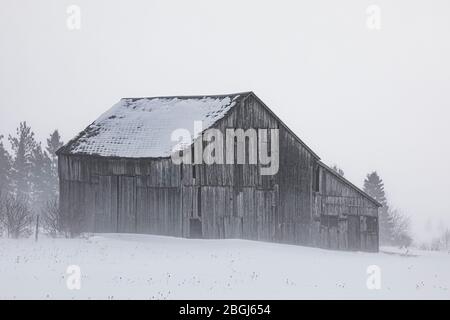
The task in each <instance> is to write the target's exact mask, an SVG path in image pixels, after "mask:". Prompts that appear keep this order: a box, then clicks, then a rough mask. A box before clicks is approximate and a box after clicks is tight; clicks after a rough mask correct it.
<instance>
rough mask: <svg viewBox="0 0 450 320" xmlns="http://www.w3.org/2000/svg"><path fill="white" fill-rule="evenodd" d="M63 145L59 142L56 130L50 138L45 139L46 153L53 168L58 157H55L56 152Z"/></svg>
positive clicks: (59, 138) (59, 137)
mask: <svg viewBox="0 0 450 320" xmlns="http://www.w3.org/2000/svg"><path fill="white" fill-rule="evenodd" d="M63 145H64V143H63V142H62V140H61V136H60V135H59V132H58V130H55V131H53V133H51V134H50V138H48V139H47V147H46V150H47V153H48V155H49V156H50V158H51V159H52V163H53V164H54V166H55V167H56V166H57V164H58V163H57V162H58V157H57V156H56V151H58V149H59V148H61V147H62V146H63Z"/></svg>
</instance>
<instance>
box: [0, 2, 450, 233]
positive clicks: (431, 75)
mask: <svg viewBox="0 0 450 320" xmlns="http://www.w3.org/2000/svg"><path fill="white" fill-rule="evenodd" d="M71 4H75V5H78V6H79V7H80V8H81V29H80V30H69V29H68V28H67V26H66V19H67V16H68V15H67V13H66V9H67V7H68V6H69V5H71ZM373 4H375V5H378V6H379V7H380V9H381V30H379V31H374V30H369V29H368V28H367V27H366V20H367V14H366V9H367V7H368V6H369V5H373ZM0 5H1V6H0V8H1V10H0V134H4V135H6V134H8V133H12V132H13V131H14V130H15V128H16V127H17V125H18V123H19V121H22V120H27V121H28V122H29V124H31V126H32V127H33V129H34V131H35V132H36V134H37V137H38V138H39V139H41V140H43V139H44V138H45V137H46V136H47V135H48V134H49V132H50V131H51V130H52V129H54V128H58V129H59V130H60V131H61V133H62V135H63V138H64V140H65V141H67V140H68V139H70V138H72V137H73V136H74V135H75V134H76V133H78V132H79V131H81V130H82V129H84V128H85V127H86V126H87V125H88V124H89V123H90V122H92V121H93V120H95V118H97V116H99V115H100V114H101V113H102V112H104V111H105V110H106V109H108V108H110V107H111V106H112V105H113V104H114V103H115V102H117V101H118V100H119V99H120V98H121V97H134V96H136V97H139V96H159V95H182V94H183V95H187V94H216V93H230V92H239V91H248V90H252V91H254V92H255V93H256V94H257V95H258V96H259V97H260V98H262V100H263V101H265V102H266V103H267V104H268V105H269V106H270V107H271V108H272V110H274V111H275V113H277V114H278V115H279V116H280V118H281V119H283V120H284V121H285V122H286V123H287V124H288V126H290V127H291V129H293V131H294V132H296V133H297V134H298V135H299V136H300V137H301V138H302V139H303V140H304V141H305V142H306V143H307V144H308V145H309V146H310V147H311V148H312V149H313V150H315V151H316V152H317V153H318V154H319V155H320V156H321V157H322V159H323V161H324V162H325V163H328V164H334V163H336V164H338V165H339V166H340V167H342V168H343V169H344V171H345V175H346V176H347V178H349V179H350V180H351V181H353V182H354V183H355V184H357V185H358V186H362V183H363V180H364V177H365V175H366V174H367V173H368V172H370V171H373V170H377V171H378V172H379V174H380V175H381V177H382V178H383V179H384V181H385V187H386V191H387V195H388V197H389V200H390V202H391V203H392V204H393V205H394V206H395V207H397V208H399V209H401V210H402V211H403V212H404V213H406V214H408V215H410V216H411V217H412V219H413V227H414V230H415V232H416V233H417V234H419V235H421V236H426V234H425V233H424V230H425V228H423V227H422V226H424V225H425V222H426V221H427V220H429V219H430V218H431V219H433V223H432V224H431V229H430V228H428V229H427V231H429V230H431V231H432V230H433V228H434V229H437V225H438V224H439V221H441V220H442V221H444V222H445V223H447V225H450V201H449V200H448V196H449V191H450V143H449V136H450V126H449V118H450V111H449V110H450V109H449V108H450V59H449V57H450V2H449V1H448V0H408V1H406V0H394V1H392V0H389V1H387V0H385V1H375V0H374V1H365V0H352V1H350V0H341V1H333V0H314V1H312V0H310V1H299V0H292V1H282V0H281V1H262V0H245V1H242V0H240V1H236V0H227V1H225V0H222V1H214V0H202V1H199V0H190V1H171V0H163V1H130V0H127V1H111V0H109V1H106V0H104V1H98V0H89V1H87V0H85V1H81V0H71V1H63V0H40V1H35V0H34V1H31V0H27V1H25V0H0Z"/></svg>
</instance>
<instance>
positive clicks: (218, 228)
mask: <svg viewBox="0 0 450 320" xmlns="http://www.w3.org/2000/svg"><path fill="white" fill-rule="evenodd" d="M215 128H217V129H219V130H220V131H221V132H223V133H225V130H226V129H227V128H233V129H234V128H241V129H244V130H247V129H249V128H253V129H258V128H261V129H279V130H280V131H279V142H280V150H279V152H280V164H279V171H278V173H277V174H276V175H273V176H268V175H266V176H264V175H261V174H260V165H251V164H243V165H237V164H235V165H206V164H203V165H195V175H196V179H195V183H192V176H188V174H191V173H192V170H193V169H190V170H183V171H184V172H186V175H184V179H183V186H184V187H183V188H184V189H189V192H190V194H192V195H193V203H194V210H193V211H192V212H191V213H190V214H191V217H194V218H195V217H197V214H196V212H197V211H199V209H198V207H199V206H200V207H201V208H206V210H208V211H207V212H208V214H207V215H205V214H203V215H202V217H201V218H200V220H201V222H202V228H203V235H204V237H207V238H224V237H225V238H230V237H232V238H244V239H253V240H266V241H278V242H286V243H297V244H309V243H310V242H311V241H310V238H311V236H310V225H311V219H312V215H311V212H312V211H311V175H312V163H313V162H312V159H313V157H312V155H311V153H310V152H309V151H308V150H307V149H306V148H305V146H304V145H303V144H301V143H300V142H299V141H298V140H296V139H295V138H294V137H293V136H292V134H291V133H290V132H289V131H288V130H287V129H285V128H284V127H283V125H281V124H280V122H279V121H278V119H276V118H275V117H274V116H273V115H272V114H271V113H270V112H268V111H267V109H265V108H264V107H263V106H262V104H261V102H260V101H259V100H257V99H256V98H254V97H252V96H250V97H248V98H247V99H246V100H244V102H242V103H241V105H240V106H239V107H237V108H234V109H233V110H232V112H231V114H229V115H228V116H227V117H226V118H224V119H222V120H220V121H219V122H218V123H217V124H216V125H215ZM270 143H271V142H270V141H269V144H270ZM223 147H224V150H225V147H226V142H225V141H224V145H223ZM198 193H200V194H201V196H200V198H199V197H198ZM198 199H201V200H200V202H201V203H200V205H199V204H198V202H199V201H198ZM204 210H205V209H203V211H204Z"/></svg>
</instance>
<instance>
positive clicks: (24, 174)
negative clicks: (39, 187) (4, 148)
mask: <svg viewBox="0 0 450 320" xmlns="http://www.w3.org/2000/svg"><path fill="white" fill-rule="evenodd" d="M9 141H10V143H11V147H12V150H13V162H12V172H11V180H12V186H13V191H14V193H15V194H16V196H17V197H19V198H21V199H26V200H25V201H26V202H28V201H29V200H30V196H31V183H30V174H31V158H32V153H33V150H34V149H35V148H36V141H35V139H34V133H33V132H32V131H31V127H29V126H27V123H26V122H21V123H20V124H19V127H18V128H17V131H16V136H11V135H10V136H9Z"/></svg>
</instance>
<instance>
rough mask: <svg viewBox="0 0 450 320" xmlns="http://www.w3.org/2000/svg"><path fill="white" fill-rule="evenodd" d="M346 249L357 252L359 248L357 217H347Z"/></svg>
mask: <svg viewBox="0 0 450 320" xmlns="http://www.w3.org/2000/svg"><path fill="white" fill-rule="evenodd" d="M347 223H348V248H349V249H350V250H359V249H360V248H361V239H360V223H359V216H348V217H347Z"/></svg>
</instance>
